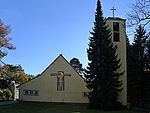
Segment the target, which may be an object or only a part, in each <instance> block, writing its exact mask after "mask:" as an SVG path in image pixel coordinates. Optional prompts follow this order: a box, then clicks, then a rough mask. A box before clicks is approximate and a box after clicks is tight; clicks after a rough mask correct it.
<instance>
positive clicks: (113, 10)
mask: <svg viewBox="0 0 150 113" xmlns="http://www.w3.org/2000/svg"><path fill="white" fill-rule="evenodd" d="M110 10H112V12H113V18H114V17H115V10H116V9H115V8H114V7H112V9H110Z"/></svg>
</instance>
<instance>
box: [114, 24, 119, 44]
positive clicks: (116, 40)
mask: <svg viewBox="0 0 150 113" xmlns="http://www.w3.org/2000/svg"><path fill="white" fill-rule="evenodd" d="M113 41H114V42H119V41H120V33H119V22H113Z"/></svg>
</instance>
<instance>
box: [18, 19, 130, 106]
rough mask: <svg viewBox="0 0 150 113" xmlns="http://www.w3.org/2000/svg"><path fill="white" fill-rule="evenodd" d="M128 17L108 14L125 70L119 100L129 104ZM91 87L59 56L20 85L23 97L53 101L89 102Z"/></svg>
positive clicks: (123, 69) (20, 92) (39, 100)
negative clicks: (40, 71) (126, 18)
mask: <svg viewBox="0 0 150 113" xmlns="http://www.w3.org/2000/svg"><path fill="white" fill-rule="evenodd" d="M125 22H126V20H125V19H121V18H117V17H108V18H107V24H108V26H109V28H110V30H111V32H112V42H113V43H114V45H117V53H116V54H118V58H119V59H120V60H121V61H120V62H121V64H122V65H121V68H120V69H119V70H118V71H119V72H123V71H124V74H123V76H121V77H120V80H122V82H123V85H122V88H123V90H122V91H121V93H120V95H119V97H118V100H119V101H120V102H121V103H122V104H123V105H127V72H126V71H127V69H126V68H127V67H126V62H127V61H126V24H125ZM88 92H89V90H88V88H87V87H86V83H85V81H84V78H82V77H81V76H80V75H79V73H78V72H77V71H76V70H74V69H73V67H72V66H71V65H70V64H69V63H68V61H67V60H66V59H65V58H64V57H63V56H62V55H60V56H58V57H57V58H56V60H54V62H53V63H51V64H50V65H49V66H48V67H47V68H46V69H45V70H44V71H43V72H42V73H41V74H40V75H39V76H37V77H35V78H34V79H32V80H30V81H28V82H26V83H24V84H22V85H20V86H19V100H20V101H35V102H52V103H88V102H89V100H88Z"/></svg>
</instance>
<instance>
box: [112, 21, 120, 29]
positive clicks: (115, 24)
mask: <svg viewBox="0 0 150 113" xmlns="http://www.w3.org/2000/svg"><path fill="white" fill-rule="evenodd" d="M113 31H119V22H113Z"/></svg>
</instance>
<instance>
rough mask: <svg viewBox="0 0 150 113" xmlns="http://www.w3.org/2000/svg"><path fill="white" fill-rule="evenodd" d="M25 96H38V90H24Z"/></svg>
mask: <svg viewBox="0 0 150 113" xmlns="http://www.w3.org/2000/svg"><path fill="white" fill-rule="evenodd" d="M23 92H24V95H28V96H38V90H24V91H23Z"/></svg>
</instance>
